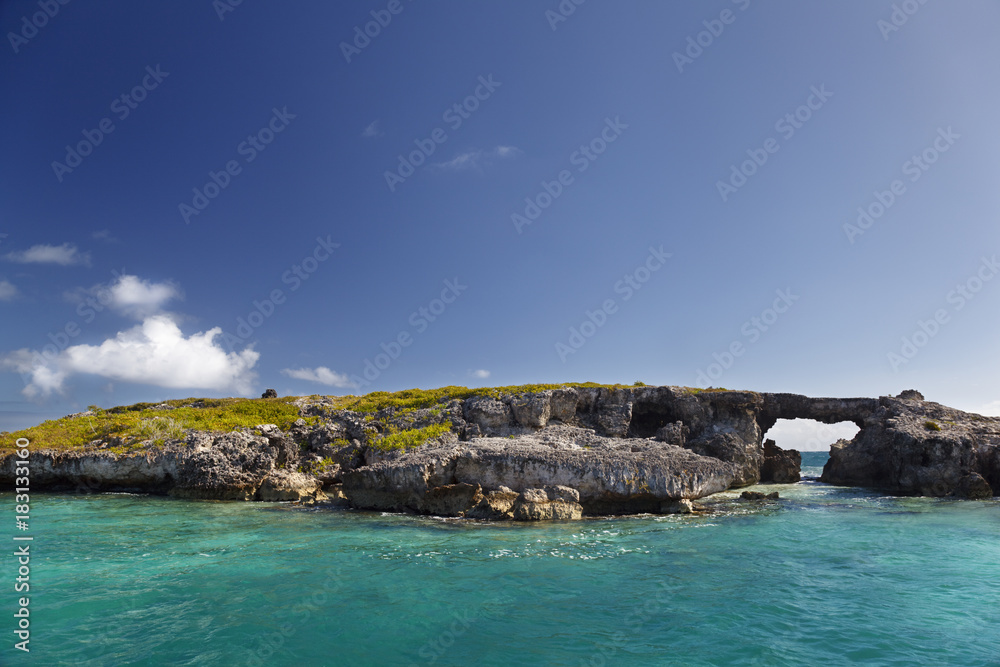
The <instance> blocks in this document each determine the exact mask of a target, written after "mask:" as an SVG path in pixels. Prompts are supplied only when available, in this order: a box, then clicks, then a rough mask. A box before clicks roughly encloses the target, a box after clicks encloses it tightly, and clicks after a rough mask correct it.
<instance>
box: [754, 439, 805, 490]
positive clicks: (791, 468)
mask: <svg viewBox="0 0 1000 667" xmlns="http://www.w3.org/2000/svg"><path fill="white" fill-rule="evenodd" d="M801 468H802V454H800V453H799V452H798V451H796V450H794V449H781V448H780V447H778V446H777V445H776V444H775V443H774V440H765V441H764V462H763V463H762V464H761V466H760V481H761V482H763V483H765V484H767V483H769V482H773V483H775V484H794V483H795V482H797V481H799V480H800V479H801Z"/></svg>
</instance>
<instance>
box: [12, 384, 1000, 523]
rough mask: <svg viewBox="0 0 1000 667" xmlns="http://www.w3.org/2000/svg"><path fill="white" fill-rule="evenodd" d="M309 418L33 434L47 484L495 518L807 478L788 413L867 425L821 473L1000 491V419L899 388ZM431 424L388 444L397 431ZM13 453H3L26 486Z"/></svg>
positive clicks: (452, 403)
mask: <svg viewBox="0 0 1000 667" xmlns="http://www.w3.org/2000/svg"><path fill="white" fill-rule="evenodd" d="M295 405H296V406H297V408H298V410H299V414H300V415H301V418H300V419H299V420H298V421H296V422H295V423H294V424H293V425H291V427H290V428H288V429H287V430H284V431H283V430H281V429H279V428H278V427H277V426H275V425H273V424H265V425H261V426H258V427H256V428H253V429H249V428H244V429H238V430H235V431H230V432H227V433H212V432H205V431H188V432H187V433H186V434H185V435H184V437H182V438H175V439H173V440H170V441H168V442H165V443H162V444H153V443H151V442H150V443H146V444H145V446H143V447H140V448H138V449H133V450H130V451H127V452H125V453H122V452H116V451H113V450H115V444H116V442H115V441H114V439H105V440H96V441H94V442H92V443H90V445H89V446H87V447H85V448H83V449H78V450H70V451H53V450H46V449H45V447H44V443H42V442H34V443H32V452H31V456H30V468H31V484H32V489H33V490H37V491H41V490H49V491H68V492H99V491H133V492H142V493H153V494H161V495H170V496H176V497H181V498H200V499H216V500H260V501H283V500H284V501H288V500H291V501H299V502H306V503H312V502H324V503H331V504H336V505H340V506H345V507H353V508H356V509H369V510H384V511H395V512H413V513H419V514H433V515H439V516H452V517H466V518H472V519H488V520H521V521H531V520H543V519H579V518H581V517H583V516H602V515H619V514H635V513H683V512H690V511H692V504H691V501H692V500H696V499H699V498H703V497H705V496H708V495H711V494H714V493H718V492H720V491H724V490H727V489H730V488H739V487H745V486H749V485H752V484H756V483H759V482H777V483H788V482H795V481H798V479H799V464H800V460H801V459H800V456H799V454H798V452H794V451H791V450H782V449H780V448H779V447H777V446H776V444H775V443H774V442H773V441H770V440H768V441H764V439H763V434H764V433H765V432H766V431H767V430H768V429H769V428H771V426H773V425H774V424H775V422H776V421H777V420H778V419H795V418H806V419H814V420H817V421H820V422H825V423H837V422H842V421H851V422H854V423H855V424H857V425H858V426H859V427H860V429H861V430H860V431H859V433H858V434H857V435H856V436H855V437H854V438H853V439H852V440H850V441H840V442H837V443H835V444H834V445H833V446H832V447H831V457H830V460H829V462H828V463H827V465H826V467H825V468H824V471H823V476H822V477H821V481H823V482H828V483H831V484H839V485H850V486H862V487H868V488H877V489H882V490H884V491H886V492H889V493H894V494H908V495H928V496H955V497H962V498H989V497H992V496H993V495H994V493H997V492H1000V418H994V417H983V416H981V415H975V414H970V413H965V412H962V411H959V410H954V409H952V408H947V407H945V406H942V405H939V404H937V403H933V402H929V401H924V400H923V397H922V396H921V395H920V394H919V393H918V392H915V391H907V392H903V393H902V394H900V395H899V396H898V397H888V396H884V397H880V398H877V399H873V398H848V399H835V398H809V397H806V396H800V395H795V394H770V393H757V392H748V391H725V390H703V391H699V390H691V389H687V388H683V387H669V386H664V387H624V388H617V387H612V388H609V387H571V386H567V387H563V388H560V389H553V390H546V391H537V392H528V393H511V394H500V395H499V396H488V395H482V396H471V397H468V398H455V399H451V400H445V401H442V402H441V403H439V404H437V405H434V406H432V407H426V408H420V409H398V408H393V407H387V408H384V409H381V410H378V411H377V412H374V413H372V412H367V413H362V412H352V411H349V410H343V409H338V408H337V407H336V402H335V401H334V400H332V399H331V398H329V397H303V398H299V399H296V401H295ZM397 433H415V434H421V433H426V434H432V435H431V437H428V438H427V440H426V441H425V442H421V443H410V444H411V445H412V444H416V445H417V446H409V447H400V448H396V449H386V448H385V447H384V446H380V444H381V443H384V442H385V441H386V437H387V435H389V434H397ZM15 460H16V459H15V457H14V455H13V454H7V455H6V456H5V457H4V458H3V459H2V460H0V490H11V489H12V488H13V486H14V481H15V476H14V472H15V465H16V464H15Z"/></svg>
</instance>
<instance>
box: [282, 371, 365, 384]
mask: <svg viewBox="0 0 1000 667" xmlns="http://www.w3.org/2000/svg"><path fill="white" fill-rule="evenodd" d="M281 373H282V374H283V375H287V376H288V377H290V378H294V379H296V380H305V381H306V382H318V383H319V384H325V385H327V386H330V387H353V386H355V385H354V383H353V382H351V380H350V378H348V377H347V376H346V375H344V374H343V373H337V372H336V371H331V370H330V369H329V368H327V367H326V366H318V367H316V368H283V369H282V370H281Z"/></svg>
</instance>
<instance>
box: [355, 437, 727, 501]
mask: <svg viewBox="0 0 1000 667" xmlns="http://www.w3.org/2000/svg"><path fill="white" fill-rule="evenodd" d="M734 476H735V469H734V466H732V465H731V464H727V463H725V462H722V461H719V460H717V459H710V458H707V457H703V456H698V455H697V454H694V453H693V452H691V451H689V450H686V449H684V448H681V447H677V446H676V445H668V444H664V443H660V442H656V441H654V440H651V439H634V438H608V437H606V436H600V435H597V434H596V433H594V432H593V431H592V430H589V429H582V428H578V427H571V426H551V427H549V428H548V429H545V430H543V431H539V432H537V433H533V434H524V435H520V436H516V437H513V438H479V439H476V440H475V441H474V442H473V443H457V444H455V445H439V446H429V447H428V446H425V447H424V448H421V449H420V450H416V451H414V452H412V453H409V454H406V455H401V456H397V457H394V458H388V459H386V460H383V461H380V462H378V463H376V464H374V465H369V466H364V467H361V468H358V469H356V470H353V471H350V472H347V473H345V474H344V487H343V489H344V493H345V495H346V496H347V497H348V498H349V499H350V500H351V502H352V504H353V505H354V506H355V507H358V508H361V509H382V510H396V511H412V512H419V513H433V512H432V509H431V506H430V504H429V496H428V495H427V494H428V492H430V491H431V490H432V489H433V488H435V487H443V486H451V485H457V484H466V485H469V486H475V487H479V488H480V489H481V494H482V497H481V498H480V497H479V496H477V495H476V494H469V496H468V498H467V501H466V502H467V505H466V507H464V508H462V509H460V510H454V508H453V511H450V512H449V514H448V516H470V517H477V518H478V517H487V516H492V517H496V516H497V515H503V516H504V517H506V515H507V514H508V513H509V512H513V510H514V506H515V505H516V499H517V498H518V497H519V496H515V498H514V499H513V500H514V501H515V502H514V504H513V505H510V504H509V503H510V502H511V500H512V499H511V498H510V494H511V493H515V494H523V493H525V492H526V491H527V490H530V489H551V488H562V487H565V488H569V489H573V490H574V492H575V493H576V494H578V496H576V498H577V499H575V500H574V501H573V502H577V503H578V504H579V505H580V507H581V511H582V512H583V513H586V514H626V513H634V512H659V510H660V506H661V504H662V503H663V502H664V501H670V500H680V499H692V498H701V497H703V496H706V495H709V494H712V493H716V492H718V491H722V490H724V489H726V488H728V486H729V485H730V484H731V483H732V480H733V478H734ZM491 494H492V495H491ZM484 499H486V502H485V503H483V500H484ZM557 500H559V501H561V502H562V501H565V502H569V501H568V500H566V497H565V496H563V497H561V498H555V497H553V498H550V501H551V502H556V501H557ZM521 502H522V504H523V503H525V502H528V501H527V500H524V499H522V501H521ZM532 502H534V501H532ZM525 511H527V510H525ZM539 511H541V510H539ZM546 511H547V510H546ZM553 511H555V510H553ZM532 512H533V510H532ZM532 512H528V514H523V516H528V515H532ZM560 516H562V515H561V514H560Z"/></svg>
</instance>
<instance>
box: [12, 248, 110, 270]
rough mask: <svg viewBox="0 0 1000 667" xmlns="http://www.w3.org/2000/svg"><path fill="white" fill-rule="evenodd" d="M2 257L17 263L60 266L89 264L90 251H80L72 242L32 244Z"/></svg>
mask: <svg viewBox="0 0 1000 667" xmlns="http://www.w3.org/2000/svg"><path fill="white" fill-rule="evenodd" d="M4 258H5V259H7V260H9V261H11V262H17V263H18V264H58V265H60V266H73V265H75V264H82V265H83V266H90V253H86V252H80V251H79V249H77V247H76V246H75V245H73V244H72V243H63V244H62V245H46V244H39V245H34V246H31V247H30V248H28V249H27V250H18V251H15V252H9V253H7V254H6V255H4Z"/></svg>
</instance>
